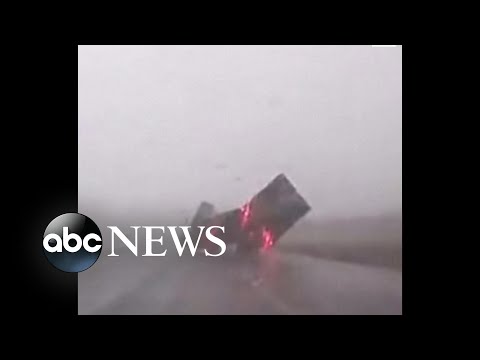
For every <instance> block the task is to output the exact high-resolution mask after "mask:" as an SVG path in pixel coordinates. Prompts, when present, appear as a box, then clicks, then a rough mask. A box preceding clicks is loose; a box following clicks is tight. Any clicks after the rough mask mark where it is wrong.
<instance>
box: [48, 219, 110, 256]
mask: <svg viewBox="0 0 480 360" xmlns="http://www.w3.org/2000/svg"><path fill="white" fill-rule="evenodd" d="M52 240H54V241H55V245H52V244H51V241H52ZM70 240H74V241H75V245H73V246H70V244H69V242H70ZM90 240H92V242H93V241H94V242H95V243H97V245H94V246H90V243H89V242H90ZM101 242H102V239H101V238H100V236H98V235H97V234H93V233H91V234H88V235H86V236H85V237H84V238H83V239H82V238H81V237H80V236H79V235H77V234H74V233H72V234H69V233H68V227H66V226H64V227H63V233H62V237H60V236H59V235H57V234H49V235H47V236H45V238H44V239H43V247H44V248H45V250H46V251H48V252H50V253H55V252H62V251H63V248H65V250H67V251H68V252H71V253H75V252H77V251H79V250H80V249H81V248H82V246H83V248H84V249H85V250H87V251H88V252H91V253H94V252H97V251H98V250H99V249H100V248H101V247H102V245H101V244H98V243H101Z"/></svg>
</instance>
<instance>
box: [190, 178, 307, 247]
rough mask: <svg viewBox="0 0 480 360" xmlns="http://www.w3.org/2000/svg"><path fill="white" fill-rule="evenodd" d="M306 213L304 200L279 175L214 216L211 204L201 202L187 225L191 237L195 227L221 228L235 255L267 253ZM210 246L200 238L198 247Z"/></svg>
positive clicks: (195, 230)
mask: <svg viewBox="0 0 480 360" xmlns="http://www.w3.org/2000/svg"><path fill="white" fill-rule="evenodd" d="M309 211H310V206H309V205H308V203H307V202H306V201H305V199H304V198H303V197H302V196H301V195H300V194H299V193H298V192H297V190H296V189H295V187H294V186H293V184H292V183H291V182H290V181H289V180H288V179H287V177H286V176H285V175H284V174H280V175H278V176H277V177H275V178H274V179H273V180H272V181H271V182H270V183H268V184H267V186H265V188H263V189H262V190H261V191H260V192H259V193H257V194H256V195H255V196H254V197H253V198H251V199H250V200H249V201H248V202H247V203H245V204H244V205H243V206H241V207H240V208H237V209H233V210H230V211H226V212H223V213H219V214H217V213H216V212H215V208H214V206H213V205H212V204H210V203H208V202H202V203H201V204H200V206H199V208H198V209H197V212H196V214H195V216H194V218H193V219H192V222H191V224H190V225H191V229H192V234H191V235H192V238H194V239H195V238H198V232H199V231H200V230H199V226H206V227H209V226H223V227H224V228H225V232H224V234H222V236H221V238H222V240H223V241H225V243H226V245H227V246H228V247H230V248H233V249H235V252H236V253H250V252H258V251H261V250H268V249H270V248H271V247H272V246H274V245H275V244H276V243H277V241H278V240H279V239H280V237H281V236H282V235H283V234H285V232H286V231H287V230H288V229H290V228H291V227H292V226H293V225H294V224H295V223H296V222H297V221H298V220H299V219H300V218H302V217H303V216H304V215H305V214H307V213H308V212H309ZM213 234H214V235H215V233H214V232H213ZM219 235H220V234H217V236H219ZM210 246H215V245H214V244H212V243H211V242H209V241H206V239H205V237H204V236H202V237H201V238H200V241H199V247H200V248H207V249H208V248H209V247H210Z"/></svg>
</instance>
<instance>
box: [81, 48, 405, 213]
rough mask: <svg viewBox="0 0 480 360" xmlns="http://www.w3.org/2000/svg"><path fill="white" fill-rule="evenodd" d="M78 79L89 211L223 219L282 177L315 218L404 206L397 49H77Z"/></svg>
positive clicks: (84, 197) (83, 178) (85, 202)
mask: <svg viewBox="0 0 480 360" xmlns="http://www.w3.org/2000/svg"><path fill="white" fill-rule="evenodd" d="M78 80H79V83H78V107H79V114H78V116H79V210H80V211H81V212H84V213H85V214H87V215H89V214H95V213H96V212H98V211H100V209H102V210H101V211H107V212H108V213H109V214H110V215H111V216H115V215H119V216H128V214H132V216H133V214H138V213H154V214H157V213H169V212H171V213H178V214H187V215H189V214H191V213H192V212H193V211H194V210H195V209H196V207H197V205H198V203H199V202H200V201H202V200H208V201H210V202H212V203H214V204H215V205H216V206H217V208H220V209H225V210H226V209H229V208H233V207H236V206H238V205H241V204H242V203H243V202H244V201H246V200H247V199H248V198H249V197H250V196H252V195H254V194H255V193H256V192H257V191H258V190H260V188H261V187H263V186H264V185H265V184H266V183H267V182H269V181H270V180H271V179H272V178H273V177H274V176H275V175H277V174H278V173H280V172H284V173H285V174H286V175H287V177H289V178H290V179H291V180H292V182H293V183H294V184H295V185H296V186H297V188H298V190H299V192H300V193H301V194H302V195H303V196H304V197H305V198H306V199H307V200H308V202H309V203H310V205H311V206H312V208H313V210H312V212H311V213H310V214H309V216H312V217H319V218H330V217H338V216H340V217H345V216H347V217H349V216H358V215H377V214H381V213H383V212H388V211H398V210H401V207H402V191H401V190H402V188H401V187H402V84H401V81H402V48H401V46H398V47H396V48H372V47H371V46H370V45H363V46H79V58H78ZM92 216H94V215H92Z"/></svg>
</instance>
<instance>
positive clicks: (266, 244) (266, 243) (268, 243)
mask: <svg viewBox="0 0 480 360" xmlns="http://www.w3.org/2000/svg"><path fill="white" fill-rule="evenodd" d="M262 243H263V246H262V248H263V249H264V250H267V249H269V248H271V247H272V245H273V234H272V232H271V231H270V230H268V229H267V228H266V227H263V228H262Z"/></svg>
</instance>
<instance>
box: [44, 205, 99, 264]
mask: <svg viewBox="0 0 480 360" xmlns="http://www.w3.org/2000/svg"><path fill="white" fill-rule="evenodd" d="M43 252H44V253H45V256H46V257H47V259H48V261H49V262H50V263H51V264H52V265H53V266H55V267H56V268H57V269H59V270H62V271H65V272H72V273H78V272H81V271H84V270H87V269H88V268H89V267H91V266H92V265H93V264H95V262H96V261H97V260H98V258H99V257H100V253H101V252H102V234H101V233H100V229H99V228H98V226H97V225H96V224H95V223H94V222H93V220H92V219H90V218H89V217H87V216H85V215H82V214H78V213H67V214H63V215H60V216H58V217H56V218H55V219H53V220H52V221H51V222H50V224H48V226H47V228H46V229H45V233H44V235H43Z"/></svg>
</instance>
